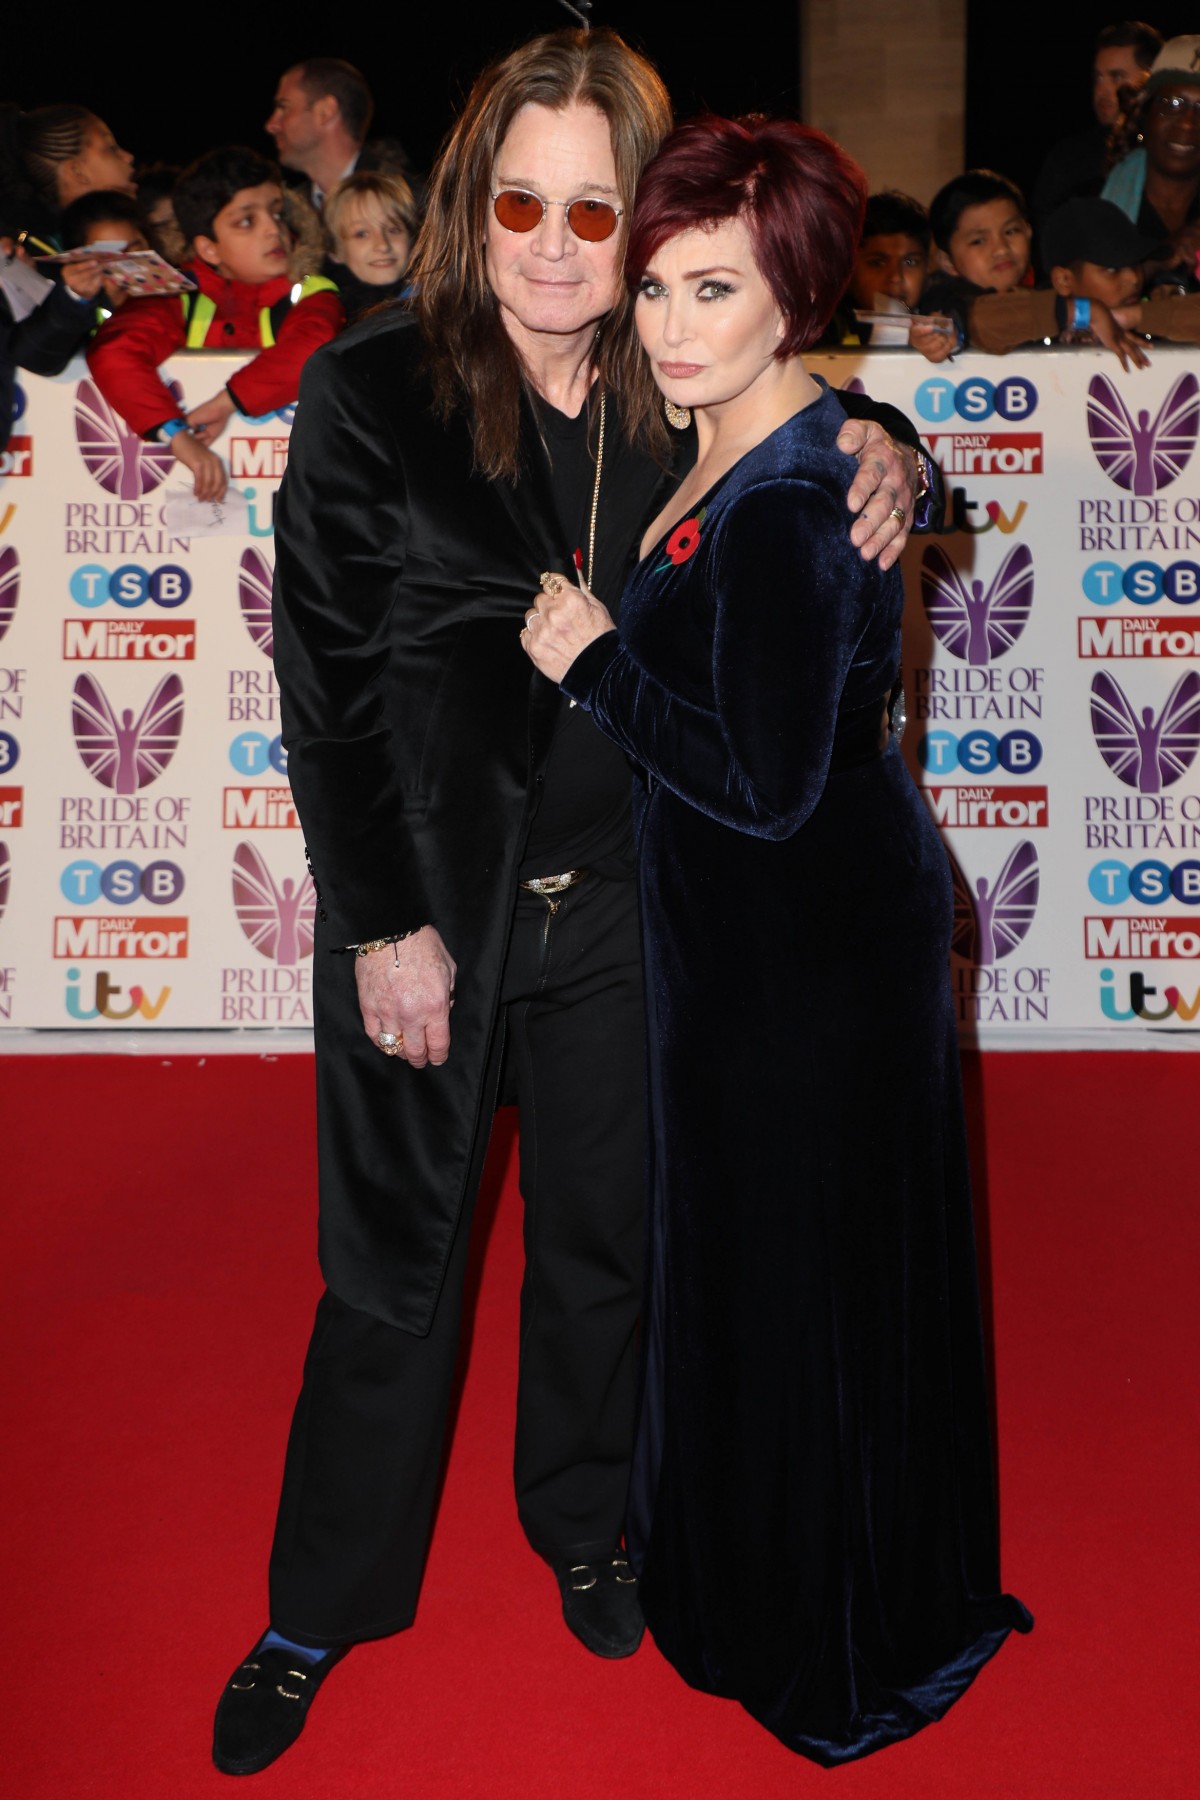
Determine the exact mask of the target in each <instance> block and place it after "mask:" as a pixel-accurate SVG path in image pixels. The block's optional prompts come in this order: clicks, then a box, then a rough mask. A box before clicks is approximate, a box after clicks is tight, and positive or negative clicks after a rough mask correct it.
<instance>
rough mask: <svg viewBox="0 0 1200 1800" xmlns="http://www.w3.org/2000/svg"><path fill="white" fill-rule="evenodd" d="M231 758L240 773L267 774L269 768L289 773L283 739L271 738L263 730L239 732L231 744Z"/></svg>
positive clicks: (281, 772)
mask: <svg viewBox="0 0 1200 1800" xmlns="http://www.w3.org/2000/svg"><path fill="white" fill-rule="evenodd" d="M229 760H230V762H231V763H232V764H233V766H234V768H235V769H236V770H237V772H238V774H239V775H265V774H266V772H267V770H268V769H275V770H277V771H278V773H279V774H280V775H286V774H287V751H286V750H285V749H284V747H283V739H282V738H281V737H273V738H269V737H267V736H265V734H264V733H263V732H261V731H242V732H239V734H238V736H237V737H235V738H234V740H233V742H232V744H230V746H229Z"/></svg>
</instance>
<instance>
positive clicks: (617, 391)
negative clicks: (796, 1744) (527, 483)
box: [409, 30, 671, 481]
mask: <svg viewBox="0 0 1200 1800" xmlns="http://www.w3.org/2000/svg"><path fill="white" fill-rule="evenodd" d="M572 101H576V102H578V103H579V104H581V105H584V106H594V107H596V108H597V110H598V111H599V112H601V113H603V114H604V116H605V118H606V119H607V120H608V123H609V129H610V130H611V132H612V145H613V156H614V160H615V162H616V166H617V185H618V187H619V189H620V194H621V202H622V205H623V206H624V208H625V211H624V215H623V217H622V219H621V222H620V225H619V227H618V229H619V231H620V233H621V247H622V249H623V248H624V241H625V230H626V227H627V225H628V222H629V214H630V212H631V211H632V208H633V197H634V194H635V192H636V191H637V184H638V178H639V176H640V175H641V172H642V170H643V169H644V168H645V166H646V164H647V163H648V162H649V160H650V158H651V157H652V156H653V155H654V152H655V151H656V150H657V149H658V146H659V145H660V143H661V142H662V140H663V138H664V137H665V136H666V135H667V133H668V131H670V129H671V106H670V101H669V100H668V98H667V91H666V88H665V87H664V86H663V84H662V81H661V80H660V79H659V77H658V75H657V74H656V72H655V71H654V69H652V68H651V66H650V64H649V63H648V62H646V61H645V59H644V58H643V57H641V56H639V55H638V54H637V53H636V51H633V50H631V49H630V48H629V46H628V45H627V44H625V43H623V42H622V40H621V39H620V38H619V37H618V36H617V34H616V33H615V32H613V31H607V30H599V31H554V32H547V33H546V34H545V35H543V36H542V37H536V38H533V39H531V40H530V42H529V43H527V44H523V45H521V47H520V48H519V49H517V50H514V51H513V52H512V54H511V55H509V56H506V57H505V58H504V59H503V60H502V61H500V62H497V63H493V64H492V66H491V67H490V68H488V69H485V70H484V72H483V74H482V75H480V77H479V79H478V80H477V81H476V83H475V85H474V87H473V88H472V89H471V92H470V95H469V96H468V98H467V103H466V106H465V107H464V108H463V112H462V116H461V118H460V119H459V121H458V123H457V124H456V125H455V127H454V129H453V130H452V131H451V133H450V135H449V137H448V138H447V139H446V142H445V145H444V146H443V149H442V153H441V156H440V157H439V159H438V165H437V168H436V169H435V171H434V174H433V178H432V182H431V185H430V191H429V204H428V208H427V211H426V215H425V223H424V225H423V226H422V228H421V235H420V237H419V238H418V240H417V247H416V252H415V255H414V259H413V264H412V267H411V269H410V271H409V272H410V275H411V276H412V279H413V282H414V285H415V288H416V299H415V308H416V313H417V318H418V321H419V323H420V327H421V332H422V335H423V337H424V340H425V348H426V364H427V367H428V369H429V373H430V377H431V379H432V382H433V391H434V397H435V401H436V404H437V407H438V411H439V413H440V414H441V416H442V417H443V418H447V419H448V418H449V417H450V416H451V415H452V414H453V413H454V412H455V411H457V410H458V409H460V408H462V409H465V411H466V412H467V414H468V417H469V419H470V422H471V429H472V433H473V435H474V440H475V460H476V462H477V464H478V465H479V467H480V469H482V471H483V472H484V474H486V475H488V476H490V477H492V478H495V477H497V476H499V477H503V478H505V479H506V480H509V481H514V480H516V478H517V474H518V471H519V466H520V450H519V432H520V405H521V392H522V387H523V386H524V385H525V384H526V383H527V379H528V378H527V376H526V373H525V370H524V367H523V365H522V362H521V358H520V355H519V354H518V352H517V349H516V346H515V345H514V343H513V342H512V339H511V338H510V337H509V335H508V333H507V331H506V330H505V328H504V324H503V321H502V319H501V317H500V308H499V303H498V301H497V299H496V296H495V294H494V293H493V292H492V289H491V287H490V285H489V283H488V278H487V271H486V266H485V261H484V236H485V232H486V229H487V208H488V205H489V190H490V188H491V185H492V174H493V170H494V168H495V163H496V157H497V155H498V153H499V150H500V146H501V144H502V143H503V142H504V139H505V137H506V136H507V134H508V129H509V127H510V125H511V124H512V122H513V120H514V119H515V118H516V115H517V114H518V112H520V110H521V108H522V107H523V106H530V105H533V106H545V107H549V108H550V109H551V110H553V111H561V110H562V109H563V108H565V107H567V106H569V105H570V104H571V103H572ZM593 360H594V362H595V366H596V369H597V371H598V373H599V376H600V379H601V380H602V381H603V382H604V383H605V384H606V386H607V387H608V388H609V389H610V391H611V393H612V396H613V398H614V399H615V400H616V402H617V405H618V408H619V410H620V413H621V417H622V421H623V424H624V427H625V431H626V434H627V436H628V437H629V438H630V439H631V440H634V441H638V442H640V443H642V444H643V445H644V446H645V447H646V448H647V449H649V450H650V451H651V452H652V453H657V454H658V455H659V456H661V455H662V454H663V446H664V444H665V439H666V433H665V430H664V427H663V424H662V402H661V400H660V398H659V394H658V390H657V388H656V387H655V386H654V382H653V378H652V377H651V374H650V370H649V366H648V364H647V362H646V358H645V357H644V355H643V354H642V350H641V347H640V345H639V344H638V341H637V335H636V333H635V331H634V328H633V302H632V299H631V297H630V295H629V294H628V293H627V292H626V291H625V289H624V286H623V284H621V283H620V281H619V272H618V296H617V300H616V303H615V305H614V307H613V310H612V312H611V313H609V314H608V316H607V317H606V318H605V319H604V320H603V321H602V323H601V325H600V329H599V334H598V336H597V340H596V350H595V356H594V359H593Z"/></svg>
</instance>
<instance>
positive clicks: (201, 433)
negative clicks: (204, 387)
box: [187, 388, 235, 448]
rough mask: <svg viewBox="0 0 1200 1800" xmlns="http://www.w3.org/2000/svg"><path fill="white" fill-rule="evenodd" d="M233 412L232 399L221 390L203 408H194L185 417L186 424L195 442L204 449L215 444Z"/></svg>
mask: <svg viewBox="0 0 1200 1800" xmlns="http://www.w3.org/2000/svg"><path fill="white" fill-rule="evenodd" d="M234 411H235V408H234V404H233V398H232V396H231V395H230V394H227V393H226V391H225V389H224V388H222V389H221V391H220V393H219V394H214V395H213V397H212V399H211V400H206V401H205V402H204V404H203V406H194V407H193V408H192V410H191V412H190V413H189V414H188V415H187V422H188V424H189V425H190V426H191V428H192V433H193V435H194V437H195V438H196V440H197V442H199V443H201V444H203V445H204V446H205V447H206V448H207V447H208V446H209V445H211V444H215V443H216V441H217V439H218V438H219V437H220V435H221V433H222V432H223V431H224V429H225V427H226V425H227V424H228V423H229V420H230V418H231V417H232V415H233V413H234Z"/></svg>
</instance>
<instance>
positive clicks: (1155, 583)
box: [1083, 562, 1200, 606]
mask: <svg viewBox="0 0 1200 1800" xmlns="http://www.w3.org/2000/svg"><path fill="white" fill-rule="evenodd" d="M1083 591H1084V593H1085V594H1086V595H1087V598H1088V599H1089V600H1090V601H1091V603H1092V605H1093V606H1115V605H1116V604H1117V601H1118V600H1132V601H1133V603H1134V605H1135V606H1154V605H1156V604H1157V603H1158V601H1160V600H1161V599H1163V598H1164V596H1165V598H1166V599H1168V600H1172V601H1174V603H1175V605H1176V606H1195V604H1196V602H1197V600H1200V563H1194V562H1174V563H1168V564H1167V567H1166V568H1165V569H1164V568H1160V566H1159V564H1158V563H1155V562H1135V563H1130V565H1129V567H1128V568H1127V569H1123V568H1122V567H1121V565H1120V563H1114V562H1098V563H1093V564H1092V565H1091V567H1090V568H1087V569H1085V570H1084V571H1083Z"/></svg>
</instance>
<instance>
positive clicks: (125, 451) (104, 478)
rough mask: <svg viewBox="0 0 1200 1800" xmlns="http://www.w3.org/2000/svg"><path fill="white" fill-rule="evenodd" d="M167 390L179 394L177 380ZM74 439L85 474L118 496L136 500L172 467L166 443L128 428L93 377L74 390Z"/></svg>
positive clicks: (167, 473)
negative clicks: (143, 436) (149, 441)
mask: <svg viewBox="0 0 1200 1800" xmlns="http://www.w3.org/2000/svg"><path fill="white" fill-rule="evenodd" d="M171 392H172V393H173V394H174V395H175V396H176V398H177V399H181V398H182V390H181V389H180V387H179V385H178V383H177V382H172V383H171ZM75 441H76V443H77V444H78V445H79V454H80V455H81V456H82V457H83V460H84V465H85V466H86V468H87V471H88V473H89V475H93V476H95V478H96V480H97V481H98V482H99V483H100V486H101V487H102V488H104V489H105V490H106V492H108V493H110V494H115V495H116V496H117V499H118V500H140V499H141V497H142V495H143V494H149V493H152V492H153V491H154V489H155V488H156V487H158V486H159V484H160V483H161V482H163V481H165V480H166V478H167V476H168V475H169V474H170V472H171V470H172V469H173V468H174V467H175V458H174V457H173V456H172V455H171V451H170V447H169V446H168V445H166V444H148V443H147V442H146V440H145V438H140V437H138V435H137V433H136V432H134V431H129V430H128V429H127V428H126V426H125V423H124V420H122V419H120V418H118V416H117V414H116V413H115V412H114V411H113V409H112V407H111V406H110V405H109V404H108V401H107V400H106V399H105V398H104V396H103V394H102V393H101V392H100V390H99V388H98V387H97V386H96V384H95V382H94V381H81V382H80V383H79V386H78V387H77V388H76V390H75Z"/></svg>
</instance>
